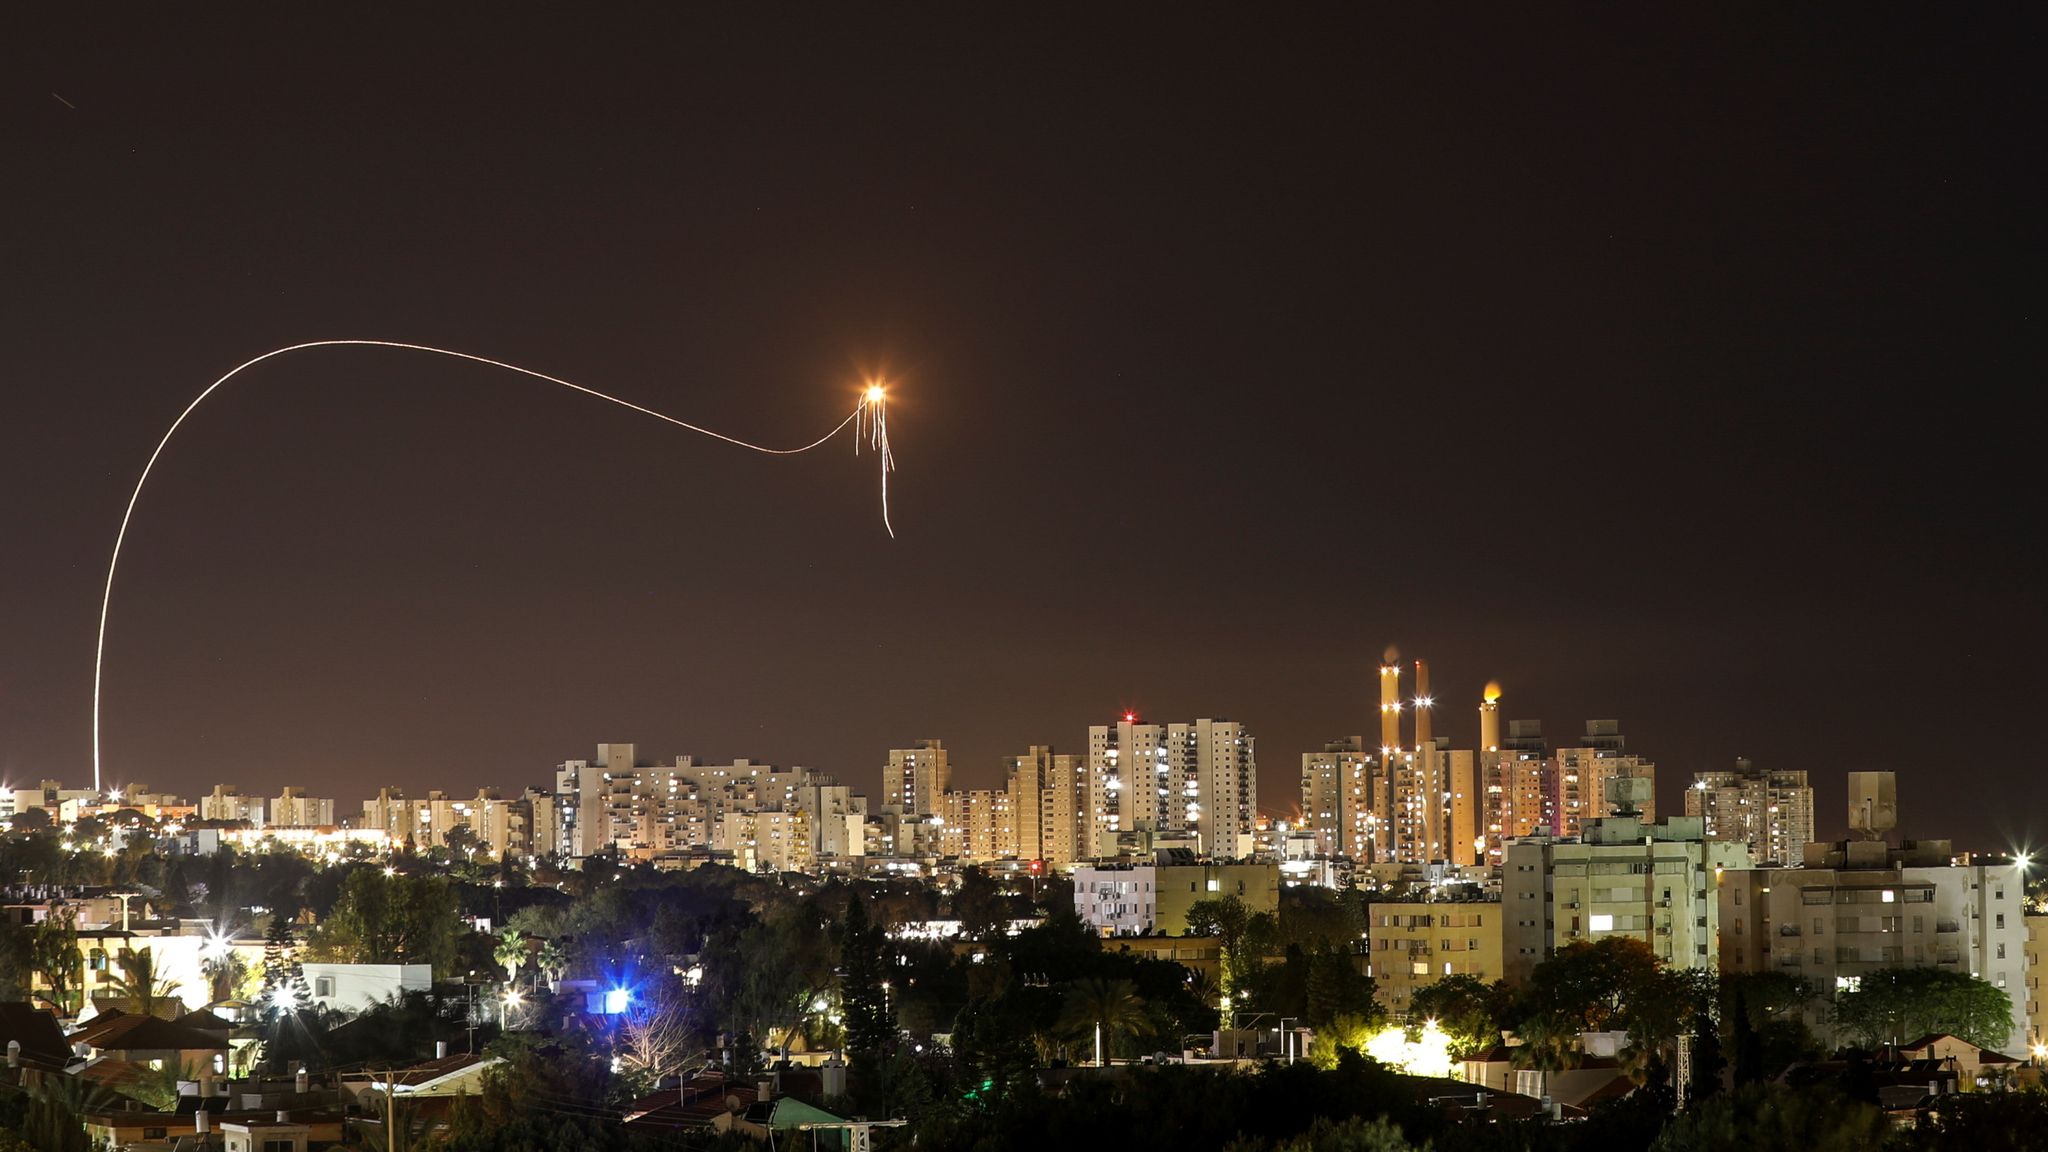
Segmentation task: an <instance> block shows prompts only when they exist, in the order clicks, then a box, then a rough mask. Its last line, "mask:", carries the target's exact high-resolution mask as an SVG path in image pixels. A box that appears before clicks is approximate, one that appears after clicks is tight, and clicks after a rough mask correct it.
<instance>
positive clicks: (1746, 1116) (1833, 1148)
mask: <svg viewBox="0 0 2048 1152" xmlns="http://www.w3.org/2000/svg"><path fill="white" fill-rule="evenodd" d="M1885 1128H1886V1125H1885V1117H1884V1113H1882V1112H1880V1111H1878V1110H1877V1109H1876V1108H1873V1107H1871V1106H1870V1105H1868V1104H1862V1103H1858V1102H1856V1101H1852V1100H1848V1099H1845V1098H1843V1097H1841V1096H1837V1095H1835V1094H1834V1093H1832V1092H1828V1091H1826V1090H1823V1089H1820V1088H1807V1089H1802V1090H1799V1091H1794V1090H1792V1089H1789V1088H1786V1087H1784V1086H1782V1085H1778V1084H1771V1083H1763V1084H1745V1085H1743V1086H1742V1087H1740V1088H1738V1089H1736V1090H1735V1091H1734V1092H1732V1093H1730V1092H1724V1093H1720V1094H1718V1095H1716V1096H1712V1097H1710V1098H1708V1099H1706V1100H1704V1101H1701V1102H1700V1103H1699V1104H1698V1105H1697V1106H1695V1107H1692V1108H1688V1109H1687V1110H1686V1111H1685V1112H1684V1113H1683V1114H1681V1115H1679V1116H1678V1117H1676V1118H1675V1119H1673V1120H1672V1122H1671V1123H1670V1124H1669V1125H1668V1126H1667V1127H1666V1128H1665V1129H1664V1131H1663V1133H1662V1134H1661V1135H1659V1136H1658V1137H1657V1142H1656V1143H1655V1144H1652V1145H1651V1146H1650V1147H1651V1150H1652V1152H1864V1150H1866V1149H1870V1148H1876V1147H1879V1146H1880V1145H1882V1144H1883V1143H1884V1141H1885V1135H1886V1131H1885Z"/></svg>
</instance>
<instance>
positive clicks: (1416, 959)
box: [1365, 900, 1507, 1018]
mask: <svg viewBox="0 0 2048 1152" xmlns="http://www.w3.org/2000/svg"><path fill="white" fill-rule="evenodd" d="M1365 934H1366V947H1367V955H1368V957H1369V959H1370V966H1369V967H1368V968H1367V970H1366V971H1367V975H1370V976H1371V977H1372V978H1373V996H1374V998H1375V999H1377V1000H1378V1001H1379V1003H1380V1006H1381V1007H1382V1008H1385V1009H1386V1010H1387V1012H1388V1013H1390V1014H1392V1015H1393V1016H1395V1017H1396V1018H1405V1017H1406V1016H1407V1014H1408V1005H1409V1002H1410V1001H1411V1000H1413V999H1414V997H1415V993H1416V992H1417V991H1418V990H1420V989H1423V988H1427V987H1428V986H1430V985H1431V984H1434V983H1436V982H1437V981H1438V980H1441V979H1443V978H1444V977H1446V976H1470V977H1472V978H1474V979H1476V980H1478V981H1480V982H1481V983H1483V984H1492V983H1493V982H1494V981H1496V980H1500V979H1503V978H1504V977H1505V976H1506V975H1507V971H1506V968H1505V966H1504V960H1503V956H1502V952H1501V948H1502V932H1501V905H1500V902H1499V901H1497V900H1492V901H1476V900H1475V901H1470V902H1464V901H1437V902H1430V903H1422V902H1391V903H1378V904H1373V905H1372V906H1371V907H1370V908H1368V909H1367V912H1366V929H1365Z"/></svg>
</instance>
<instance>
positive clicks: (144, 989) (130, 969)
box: [107, 948, 178, 1016]
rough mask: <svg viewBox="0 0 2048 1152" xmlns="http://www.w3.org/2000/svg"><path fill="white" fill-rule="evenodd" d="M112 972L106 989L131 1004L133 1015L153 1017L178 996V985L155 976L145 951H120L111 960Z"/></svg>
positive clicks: (153, 961) (152, 962)
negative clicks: (132, 1002)
mask: <svg viewBox="0 0 2048 1152" xmlns="http://www.w3.org/2000/svg"><path fill="white" fill-rule="evenodd" d="M114 967H115V969H116V971H115V973H114V975H113V977H112V978H111V979H110V980H108V981H107V988H108V990H109V991H111V992H112V993H113V994H114V995H116V996H121V997H125V998H127V999H129V1000H133V1001H134V1002H135V1011H136V1012H137V1013H139V1014H141V1015H144V1016H154V1015H156V1014H157V1009H159V1008H162V1007H164V1006H165V1005H166V1004H167V1003H168V1002H170V1001H171V1000H172V999H173V998H174V997H175V996H176V995H177V993H178V982H177V981H175V980H167V979H162V978H160V977H158V976H157V974H156V956H155V954H154V953H152V952H151V951H150V950H149V949H147V948H123V949H121V951H120V952H118V953H116V954H115V956H114Z"/></svg>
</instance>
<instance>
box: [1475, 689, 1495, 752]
mask: <svg viewBox="0 0 2048 1152" xmlns="http://www.w3.org/2000/svg"><path fill="white" fill-rule="evenodd" d="M1479 750H1480V751H1481V752H1498V751H1500V685H1499V684H1498V683H1494V682H1492V681H1489V682H1488V683H1487V685H1486V695H1485V696H1484V697H1483V698H1481V699H1480V701H1479Z"/></svg>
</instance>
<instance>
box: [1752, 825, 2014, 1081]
mask: <svg viewBox="0 0 2048 1152" xmlns="http://www.w3.org/2000/svg"><path fill="white" fill-rule="evenodd" d="M1719 903H1720V905H1721V916H1722V923H1723V935H1722V937H1721V950H1722V964H1723V967H1725V968H1727V969H1728V970H1730V971H1737V972H1782V973H1786V974H1788V975H1793V976H1797V977H1799V978H1800V979H1802V980H1805V981H1806V982H1807V983H1808V984H1809V985H1811V986H1812V987H1813V988H1814V989H1815V990H1816V991H1817V992H1819V993H1820V995H1821V997H1822V999H1823V1000H1824V1001H1830V1002H1831V1001H1832V1000H1833V999H1834V997H1836V996H1837V995H1839V994H1841V993H1842V992H1845V991H1848V990H1849V989H1852V988H1854V987H1856V986H1857V983H1858V981H1859V980H1860V979H1861V977H1863V976H1864V975H1866V974H1868V973H1870V972H1872V971H1877V970H1880V969H1885V968H1938V969H1940V970H1942V971H1946V972H1961V973H1967V974H1969V975H1971V976H1976V977H1980V978H1982V979H1983V980H1985V981H1988V982H1989V983H1991V984H1993V985H1996V986H1997V987H1999V988H2001V989H2004V990H2005V992H2006V995H2007V996H2008V997H2009V998H2010V999H2011V1000H2012V1006H2013V1020H2014V1026H2013V1031H2012V1034H2011V1035H2010V1036H2009V1037H2008V1038H2007V1043H2006V1044H2005V1045H2004V1046H2003V1048H2002V1050H2003V1051H2005V1052H2007V1053H2008V1054H2015V1055H2016V1054H2018V1053H2020V1052H2021V1051H2024V1050H2025V1049H2026V1047H2027V1020H2028V1004H2027V1001H2028V997H2027V976H2028V974H2029V973H2028V968H2027V964H2026V953H2027V937H2028V925H2027V922H2026V916H2025V908H2026V903H2025V877H2024V874H2023V873H2022V872H2021V870H2020V869H2019V868H2018V867H2017V866H2016V865H2014V864H2012V863H2010V862H1999V863H1995V864H1977V863H1963V864H1958V863H1956V862H1955V858H1954V857H1953V854H1952V852H1951V848H1950V845H1949V842H1948V841H1946V840H1921V841H1912V840H1908V841H1906V842H1905V843H1903V844H1902V845H1900V846H1898V847H1893V846H1891V845H1889V844H1886V843H1885V842H1883V841H1881V840H1862V841H1859V840H1851V841H1846V842H1842V843H1837V844H1812V845H1809V846H1808V847H1807V850H1806V853H1805V864H1804V866H1802V867H1798V868H1759V869H1755V870H1753V871H1745V872H1730V873H1729V874H1728V875H1727V876H1726V877H1724V880H1723V884H1722V888H1721V894H1720V900H1719ZM1813 1023H1815V1024H1816V1025H1817V1026H1819V1027H1822V1028H1825V1027H1826V1024H1827V1021H1826V1015H1825V1013H1824V1012H1821V1011H1819V1010H1818V1008H1817V1009H1816V1012H1815V1015H1814V1020H1813ZM1898 1039H1899V1040H1907V1039H1911V1037H1898Z"/></svg>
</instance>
